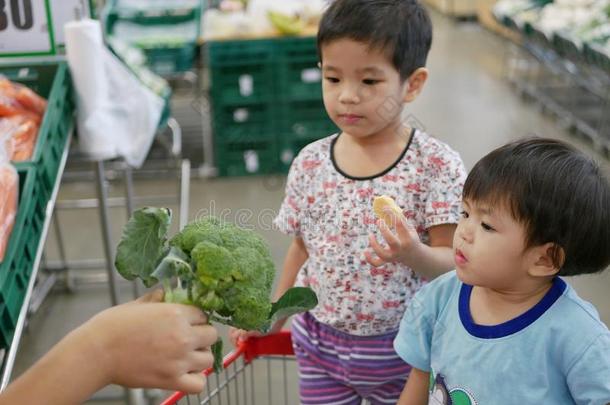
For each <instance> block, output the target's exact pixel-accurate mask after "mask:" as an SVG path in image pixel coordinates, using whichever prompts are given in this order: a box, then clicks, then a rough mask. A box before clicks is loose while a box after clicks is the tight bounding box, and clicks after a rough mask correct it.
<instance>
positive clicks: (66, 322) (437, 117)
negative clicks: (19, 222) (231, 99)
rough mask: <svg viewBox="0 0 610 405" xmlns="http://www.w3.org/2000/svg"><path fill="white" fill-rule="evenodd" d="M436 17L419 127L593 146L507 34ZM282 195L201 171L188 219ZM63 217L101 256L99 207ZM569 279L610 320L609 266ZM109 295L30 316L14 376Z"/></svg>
mask: <svg viewBox="0 0 610 405" xmlns="http://www.w3.org/2000/svg"><path fill="white" fill-rule="evenodd" d="M433 19H434V24H435V42H434V46H433V48H432V53H431V57H430V60H429V68H430V71H431V77H430V81H429V84H428V86H427V87H426V89H425V91H424V93H423V94H422V96H421V98H420V99H419V100H417V102H415V103H414V104H413V105H412V106H409V119H410V120H412V121H413V120H416V122H417V123H418V124H417V125H419V126H421V127H423V128H425V129H426V130H427V131H428V132H429V133H431V134H433V135H435V136H437V137H438V138H440V139H442V140H443V141H446V142H448V143H449V144H450V145H452V146H453V147H454V148H455V149H457V150H458V151H459V152H460V153H461V155H462V157H463V159H464V161H465V162H466V165H467V166H468V167H472V165H473V163H474V162H475V161H476V160H477V159H478V158H480V157H481V156H482V155H483V154H485V153H486V152H487V151H489V150H490V149H492V148H494V147H496V146H498V145H501V144H503V143H505V142H507V141H510V140H512V139H516V138H519V137H522V136H524V135H528V134H537V135H540V136H547V137H556V138H560V139H563V140H567V141H570V142H572V143H575V144H576V145H577V146H578V147H580V148H583V149H584V150H587V151H589V152H590V153H593V152H591V149H590V148H589V147H588V145H587V144H586V143H584V142H581V141H579V140H576V139H575V138H574V137H572V136H570V135H568V134H567V133H565V132H563V131H562V130H560V129H559V127H558V126H557V125H556V124H555V122H554V121H553V120H552V119H550V118H548V117H545V116H543V115H542V114H541V113H540V111H539V109H538V108H537V107H536V106H535V105H533V104H531V103H528V102H524V101H523V100H522V99H520V98H519V96H517V94H516V92H515V91H514V90H513V89H512V88H511V86H510V85H509V84H508V83H507V81H506V80H505V78H504V74H505V56H506V53H507V50H508V46H507V43H506V42H505V41H504V40H503V39H501V38H499V37H496V36H494V35H493V34H490V33H488V32H487V31H485V30H484V29H482V28H480V27H479V26H478V25H476V24H473V23H456V22H454V21H452V20H449V19H447V18H445V17H442V16H439V15H437V14H434V15H433ZM185 104H188V103H185ZM193 114H194V113H193ZM598 157H599V160H600V161H602V162H603V165H604V167H605V169H607V170H610V162H609V161H608V160H604V158H602V157H601V156H598ZM174 186H175V183H174V182H172V181H170V180H155V181H138V182H137V183H136V191H137V195H139V196H146V195H152V194H159V193H160V192H165V191H167V190H170V191H171V190H172V189H173V188H174ZM110 193H111V194H112V195H121V194H122V185H121V184H120V183H114V182H113V183H111V185H110ZM282 195H283V179H282V178H281V177H267V178H261V177H255V178H233V179H214V180H202V179H194V180H193V182H192V189H191V199H190V207H191V209H190V213H189V218H190V219H193V218H195V217H196V216H197V215H199V214H201V213H202V212H212V213H216V214H220V213H221V212H222V211H223V210H228V211H227V212H228V213H229V218H237V217H238V216H240V218H241V219H242V220H243V219H245V220H246V221H249V222H250V223H251V224H254V223H255V222H256V220H257V219H258V218H259V217H261V218H263V219H267V222H268V213H269V210H277V208H278V207H279V204H280V202H281V199H282ZM94 197H95V189H94V188H93V185H92V183H90V182H83V183H65V184H64V185H63V186H62V189H61V192H60V199H68V198H94ZM174 208H176V207H174ZM266 215H267V216H266ZM125 218H126V214H125V211H124V210H123V209H113V210H112V211H111V220H112V225H113V238H114V241H115V243H116V241H118V238H119V237H120V228H121V226H122V224H123V223H124V222H125ZM59 222H60V224H61V227H62V229H63V231H64V232H63V233H64V238H65V243H66V253H67V256H68V257H69V258H70V259H85V258H95V257H102V255H103V250H102V244H101V240H100V238H99V236H98V234H99V231H98V229H96V227H98V224H99V219H98V214H97V212H96V211H95V210H81V211H62V212H61V213H60V214H59ZM262 233H263V235H264V236H265V237H266V238H267V239H268V240H269V241H270V243H271V247H272V252H273V256H274V259H275V260H276V262H277V264H278V265H280V263H281V262H282V260H283V255H284V252H285V250H286V248H287V246H288V242H289V240H288V239H287V238H286V237H284V236H282V235H280V234H279V233H276V232H272V231H267V230H263V231H262ZM56 258H57V244H56V242H55V238H54V236H53V235H52V232H51V236H50V237H49V242H48V247H47V259H48V260H53V259H56ZM79 274H81V275H82V274H84V273H83V272H82V271H81V273H79ZM571 281H573V284H574V285H575V287H576V288H577V290H578V291H579V293H580V294H581V295H582V296H583V297H584V298H585V299H588V300H590V301H591V302H593V303H594V305H595V306H596V307H597V309H598V310H599V311H600V314H601V317H602V319H603V320H604V322H606V324H610V296H609V295H608V293H607V291H608V290H610V272H606V273H605V274H603V275H597V276H586V277H580V278H578V279H574V280H571ZM121 293H122V300H123V301H125V300H128V299H130V298H131V286H130V285H129V284H122V286H121ZM109 303H110V300H109V293H108V290H107V288H106V287H105V285H104V284H97V286H95V285H94V286H80V287H78V288H76V290H75V292H72V293H70V292H65V291H63V290H61V289H58V290H57V291H56V292H55V293H54V294H53V295H51V296H50V297H49V298H48V299H47V300H46V301H45V302H44V304H43V306H42V307H41V308H40V310H39V311H38V312H37V313H36V315H35V316H34V317H33V318H32V319H31V322H30V324H29V327H28V329H27V331H26V333H25V334H24V337H23V340H22V343H21V349H20V353H19V356H18V359H17V365H16V368H15V372H14V375H15V376H16V375H19V374H20V373H22V372H23V371H24V370H25V369H26V368H27V367H29V366H30V365H32V364H33V362H34V361H35V360H36V359H37V358H39V357H40V356H41V355H42V354H43V353H45V352H46V351H47V350H48V349H49V348H50V347H51V346H52V345H53V344H54V343H56V342H57V341H58V340H59V339H60V338H61V337H62V336H64V335H65V333H66V332H67V331H68V330H70V329H72V328H73V327H75V326H76V325H78V324H80V323H81V322H83V321H84V320H86V319H88V318H89V317H90V316H91V315H92V314H94V313H96V312H98V311H99V310H101V309H103V308H106V307H107V306H108V305H109ZM120 393H121V391H120V390H116V389H111V390H106V391H104V394H109V395H114V394H120ZM95 403H104V404H120V403H124V400H116V401H112V400H109V399H105V400H101V401H96V402H95ZM259 403H261V402H259ZM295 403H296V401H295Z"/></svg>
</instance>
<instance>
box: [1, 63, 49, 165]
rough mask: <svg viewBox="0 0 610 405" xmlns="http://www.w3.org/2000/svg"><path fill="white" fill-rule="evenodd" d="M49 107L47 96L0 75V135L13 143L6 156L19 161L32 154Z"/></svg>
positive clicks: (5, 153)
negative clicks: (44, 97)
mask: <svg viewBox="0 0 610 405" xmlns="http://www.w3.org/2000/svg"><path fill="white" fill-rule="evenodd" d="M46 108H47V102H46V100H45V99H43V98H42V97H40V96H39V95H38V94H36V93H34V92H33V91H32V90H30V89H29V88H27V87H25V86H23V85H21V84H18V83H13V82H11V81H10V80H8V79H7V78H6V77H4V76H1V75H0V139H1V140H2V141H3V143H4V142H8V143H9V144H10V148H9V151H8V152H7V150H6V149H5V150H4V151H3V155H4V156H5V157H6V156H8V157H9V158H10V160H13V161H16V162H21V161H24V160H29V159H31V158H32V155H33V154H34V148H35V147H36V139H37V138H38V129H39V127H40V124H41V123H42V119H43V117H44V113H45V110H46Z"/></svg>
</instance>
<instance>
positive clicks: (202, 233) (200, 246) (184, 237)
mask: <svg viewBox="0 0 610 405" xmlns="http://www.w3.org/2000/svg"><path fill="white" fill-rule="evenodd" d="M170 244H171V245H173V246H176V247H179V248H180V249H182V250H183V251H184V252H190V257H191V261H192V263H193V266H194V268H195V271H196V276H197V280H198V281H199V283H197V285H195V286H193V288H192V290H191V293H192V294H191V295H192V296H193V297H194V302H196V303H197V304H198V305H199V306H200V307H201V308H202V309H204V310H207V311H215V312H216V313H218V314H219V315H220V316H221V317H223V318H225V320H227V319H228V322H230V323H232V324H234V326H238V327H241V328H243V329H258V328H261V327H263V326H264V325H265V323H266V321H267V319H268V317H269V313H270V311H271V301H270V298H269V297H270V294H271V288H272V284H273V279H274V277H275V266H274V263H273V260H272V259H271V255H270V254H269V248H268V247H267V245H266V243H265V241H264V240H263V239H262V238H261V237H260V236H259V235H258V234H256V233H255V232H253V231H249V230H245V229H242V228H239V227H237V226H235V225H233V224H224V223H222V222H221V221H219V220H217V219H215V218H205V219H201V220H199V221H197V222H195V223H192V224H190V225H188V226H187V227H185V228H184V229H183V230H182V232H180V233H178V234H177V235H176V236H175V237H174V238H173V239H172V240H171V241H170Z"/></svg>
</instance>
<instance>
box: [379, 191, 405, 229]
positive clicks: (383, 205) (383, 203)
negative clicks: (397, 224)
mask: <svg viewBox="0 0 610 405" xmlns="http://www.w3.org/2000/svg"><path fill="white" fill-rule="evenodd" d="M387 209H390V210H392V211H393V212H395V213H396V215H397V216H398V217H401V216H402V215H403V213H402V209H401V208H400V207H399V206H398V205H397V204H396V202H395V201H394V200H393V199H392V197H388V196H387V195H382V196H380V197H375V199H374V200H373V211H374V212H375V215H377V217H378V218H380V219H382V220H383V222H385V223H386V225H387V226H389V227H392V226H393V225H394V220H393V218H392V216H390V215H389V214H387V213H386V212H385V210H387Z"/></svg>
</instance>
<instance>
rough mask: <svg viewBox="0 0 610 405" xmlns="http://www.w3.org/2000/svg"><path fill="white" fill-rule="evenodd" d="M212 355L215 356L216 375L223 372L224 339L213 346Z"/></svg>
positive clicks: (219, 339)
mask: <svg viewBox="0 0 610 405" xmlns="http://www.w3.org/2000/svg"><path fill="white" fill-rule="evenodd" d="M212 354H213V355H214V372H215V373H216V374H218V373H220V372H221V371H222V370H223V368H224V367H223V364H222V354H223V353H222V339H221V338H218V340H217V341H216V343H214V344H213V345H212Z"/></svg>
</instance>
